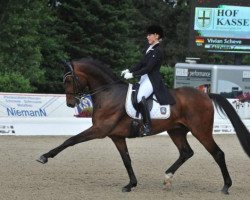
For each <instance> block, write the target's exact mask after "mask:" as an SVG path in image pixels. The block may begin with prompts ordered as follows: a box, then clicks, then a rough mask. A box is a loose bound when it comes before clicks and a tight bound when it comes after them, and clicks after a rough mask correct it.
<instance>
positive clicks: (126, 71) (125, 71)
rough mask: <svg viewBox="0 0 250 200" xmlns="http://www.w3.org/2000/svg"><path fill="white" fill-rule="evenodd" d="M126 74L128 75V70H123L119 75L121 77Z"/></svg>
mask: <svg viewBox="0 0 250 200" xmlns="http://www.w3.org/2000/svg"><path fill="white" fill-rule="evenodd" d="M126 73H129V70H128V69H125V70H123V71H122V73H121V76H124V74H126Z"/></svg>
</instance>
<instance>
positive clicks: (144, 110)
mask: <svg viewBox="0 0 250 200" xmlns="http://www.w3.org/2000/svg"><path fill="white" fill-rule="evenodd" d="M139 105H140V112H141V114H142V122H143V130H142V132H141V133H140V135H141V136H142V137H143V136H148V135H150V134H151V118H150V112H149V110H148V105H147V101H146V99H145V97H142V100H141V102H140V103H139Z"/></svg>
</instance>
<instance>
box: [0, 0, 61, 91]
mask: <svg viewBox="0 0 250 200" xmlns="http://www.w3.org/2000/svg"><path fill="white" fill-rule="evenodd" d="M1 3H2V2H1ZM1 11H2V12H1V15H0V17H1V18H0V19H1V20H0V25H1V30H0V64H1V71H0V74H1V77H6V76H10V78H11V77H12V74H13V73H14V74H16V75H17V76H14V77H19V78H20V80H22V81H24V80H25V82H26V87H24V88H23V87H21V86H20V87H16V88H12V89H11V90H10V88H8V87H6V84H2V85H0V89H1V91H12V92H33V91H36V90H37V88H36V87H37V86H39V84H41V83H43V82H45V81H46V78H45V74H46V73H47V72H46V69H49V67H48V66H50V67H54V66H53V65H54V64H55V60H56V59H57V58H58V57H63V56H64V53H63V51H62V50H61V49H63V47H62V41H61V40H62V37H60V36H58V37H57V33H56V32H55V29H53V28H51V27H52V26H49V25H52V24H53V22H54V21H55V18H54V16H53V14H52V12H51V9H50V8H49V7H48V2H44V1H41V0H34V1H31V0H24V1H21V2H20V1H18V0H9V1H7V2H5V9H4V10H1ZM52 55H53V57H52ZM46 67H47V68H46ZM19 78H16V79H12V81H13V85H18V83H19ZM6 80H7V79H6ZM22 81H21V82H22ZM15 82H16V83H15ZM3 85H5V87H3ZM7 85H8V84H7Z"/></svg>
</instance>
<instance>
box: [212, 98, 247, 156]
mask: <svg viewBox="0 0 250 200" xmlns="http://www.w3.org/2000/svg"><path fill="white" fill-rule="evenodd" d="M209 97H210V98H211V99H212V100H213V102H214V104H215V107H216V109H217V108H218V107H219V109H220V110H222V109H223V110H224V111H225V113H226V114H227V116H228V118H229V119H230V121H231V123H232V125H233V127H234V129H235V132H236V135H237V137H238V139H239V141H240V143H241V146H242V148H243V149H244V151H245V152H246V154H247V155H248V156H249V157H250V133H249V131H248V129H247V127H246V126H245V125H244V123H243V122H242V120H241V119H240V117H239V115H238V114H237V112H236V110H235V109H234V107H233V106H232V105H231V103H230V102H229V101H228V100H227V99H226V98H224V97H222V96H221V95H219V94H213V93H210V94H209Z"/></svg>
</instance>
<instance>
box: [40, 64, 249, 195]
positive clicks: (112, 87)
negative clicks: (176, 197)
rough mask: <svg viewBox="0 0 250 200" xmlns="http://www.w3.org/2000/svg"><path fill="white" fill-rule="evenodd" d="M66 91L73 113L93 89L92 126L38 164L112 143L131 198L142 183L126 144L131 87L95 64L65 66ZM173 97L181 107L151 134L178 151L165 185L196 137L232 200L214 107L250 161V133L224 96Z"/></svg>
mask: <svg viewBox="0 0 250 200" xmlns="http://www.w3.org/2000/svg"><path fill="white" fill-rule="evenodd" d="M64 87H65V94H66V103H67V106H69V107H72V108H73V107H75V106H76V105H77V104H78V103H79V100H80V98H81V96H82V95H83V94H82V91H84V90H86V89H88V91H89V93H90V95H91V97H92V101H93V114H92V123H93V125H92V126H91V127H90V128H88V129H87V130H84V131H82V132H81V133H79V134H77V135H74V136H72V137H70V138H69V139H67V140H66V141H65V142H63V143H62V144H61V145H59V146H58V147H56V148H54V149H52V150H50V151H48V152H47V153H45V154H43V155H41V156H40V157H39V158H38V159H37V161H38V162H40V163H43V164H45V163H47V162H48V159H49V158H53V157H55V156H56V155H57V154H58V153H60V152H61V151H63V150H64V149H66V148H68V147H70V146H73V145H75V144H78V143H82V142H86V141H89V140H93V139H101V138H105V137H109V138H110V139H111V140H112V141H113V142H114V144H115V146H116V148H117V150H118V151H119V153H120V156H121V158H122V160H123V163H124V166H125V168H126V170H127V173H128V177H129V183H128V184H127V185H125V186H124V187H123V188H122V191H123V192H130V191H131V190H132V189H133V188H135V187H136V186H137V179H136V176H135V173H134V171H133V168H132V165H131V159H130V155H129V152H128V148H127V144H126V139H127V138H130V137H131V123H132V122H133V119H131V118H130V117H129V116H128V115H127V114H126V111H125V101H126V93H127V89H128V83H126V82H125V81H123V80H122V79H121V78H120V77H118V76H117V75H115V73H114V72H113V71H112V70H111V69H110V68H109V67H108V66H107V65H105V64H104V63H101V62H99V61H97V60H94V59H81V60H74V61H71V62H70V63H69V62H68V63H66V64H65V75H64ZM170 93H171V95H172V96H173V97H174V99H175V101H176V103H175V104H174V105H171V106H170V110H171V114H170V117H169V118H168V119H155V120H154V119H153V120H152V134H151V135H156V134H159V133H161V132H164V131H167V133H168V135H169V136H170V138H171V139H172V141H173V142H174V144H175V145H176V147H177V148H178V150H179V157H178V159H177V160H176V162H174V163H173V164H172V165H171V166H170V167H169V168H168V169H167V170H166V171H165V178H164V183H165V185H166V186H171V181H172V178H173V176H174V174H175V172H176V171H177V169H178V168H179V167H180V166H182V165H183V164H184V163H185V162H186V161H187V160H188V159H189V158H191V157H192V156H193V154H194V152H193V150H192V148H191V147H190V145H189V143H188V141H187V133H188V132H191V133H192V135H193V136H194V137H195V138H196V139H197V140H198V141H199V142H200V143H201V144H202V145H203V146H204V147H205V149H206V150H207V151H208V152H209V153H210V154H211V155H212V157H213V158H214V160H215V161H216V163H217V164H218V166H219V168H220V170H221V173H222V176H223V180H224V185H223V188H222V190H221V191H222V192H223V193H224V194H228V193H229V192H228V190H229V188H230V187H231V185H232V180H231V177H230V175H229V172H228V169H227V166H226V162H225V154H224V152H223V151H222V150H221V149H220V148H219V146H218V145H217V144H216V142H215V141H214V139H213V121H214V105H215V106H216V109H220V110H222V111H223V112H224V114H226V115H227V116H228V118H229V119H230V121H231V123H232V125H233V127H234V129H235V131H236V135H237V136H238V139H239V141H240V144H241V146H242V148H243V149H244V151H245V153H246V154H247V155H248V157H250V133H249V131H248V130H247V128H246V126H245V125H244V124H243V122H242V120H241V119H240V117H239V116H238V114H237V113H236V111H235V109H234V108H233V107H232V105H231V104H230V103H229V102H228V101H227V100H226V99H225V98H224V97H222V96H221V95H219V94H213V93H210V94H205V93H202V92H200V91H199V90H197V89H195V88H191V87H181V88H176V89H171V90H170Z"/></svg>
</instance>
